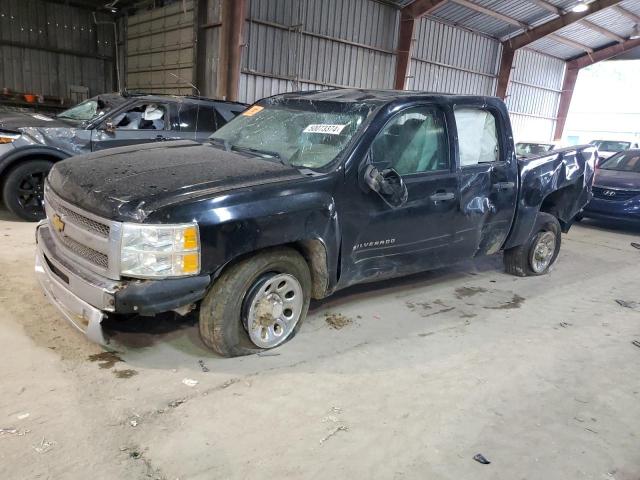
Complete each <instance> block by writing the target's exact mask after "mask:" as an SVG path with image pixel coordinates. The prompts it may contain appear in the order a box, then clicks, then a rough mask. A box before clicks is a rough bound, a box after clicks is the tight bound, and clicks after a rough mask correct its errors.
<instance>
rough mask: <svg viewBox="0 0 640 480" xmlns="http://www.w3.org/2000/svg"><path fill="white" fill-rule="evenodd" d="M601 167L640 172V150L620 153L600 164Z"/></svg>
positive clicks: (603, 168)
mask: <svg viewBox="0 0 640 480" xmlns="http://www.w3.org/2000/svg"><path fill="white" fill-rule="evenodd" d="M600 169H601V170H619V171H621V172H638V173H640V150H634V151H632V152H621V153H618V154H617V155H614V156H613V157H611V158H609V159H608V160H606V161H605V162H604V163H603V164H602V165H600Z"/></svg>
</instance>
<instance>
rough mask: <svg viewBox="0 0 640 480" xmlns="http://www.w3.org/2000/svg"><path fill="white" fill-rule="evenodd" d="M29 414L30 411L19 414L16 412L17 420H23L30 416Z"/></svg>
mask: <svg viewBox="0 0 640 480" xmlns="http://www.w3.org/2000/svg"><path fill="white" fill-rule="evenodd" d="M30 415H31V414H30V413H27V412H25V413H20V414H18V420H24V419H25V418H29V416H30Z"/></svg>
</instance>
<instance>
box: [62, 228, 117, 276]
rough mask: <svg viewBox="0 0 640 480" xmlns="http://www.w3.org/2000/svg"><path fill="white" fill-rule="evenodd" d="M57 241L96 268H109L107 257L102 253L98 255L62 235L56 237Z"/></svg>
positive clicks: (94, 251)
mask: <svg viewBox="0 0 640 480" xmlns="http://www.w3.org/2000/svg"><path fill="white" fill-rule="evenodd" d="M58 239H59V240H60V241H61V242H62V243H63V245H64V246H65V247H66V248H68V249H69V250H70V251H71V252H73V253H75V254H76V255H78V256H79V257H82V258H84V259H85V260H88V261H89V262H91V263H93V264H94V265H97V266H98V267H101V268H105V269H106V268H108V267H109V257H107V256H106V255H105V254H104V253H100V252H98V251H96V250H94V249H93V248H89V247H86V246H84V245H82V244H81V243H78V242H76V241H75V240H74V239H73V238H69V237H67V236H64V235H58Z"/></svg>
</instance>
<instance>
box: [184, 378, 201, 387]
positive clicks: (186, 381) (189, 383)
mask: <svg viewBox="0 0 640 480" xmlns="http://www.w3.org/2000/svg"><path fill="white" fill-rule="evenodd" d="M182 383H184V384H185V385H186V386H187V387H195V386H196V385H197V384H198V380H194V379H193V378H183V379H182Z"/></svg>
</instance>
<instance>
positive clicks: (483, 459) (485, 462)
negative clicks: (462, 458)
mask: <svg viewBox="0 0 640 480" xmlns="http://www.w3.org/2000/svg"><path fill="white" fill-rule="evenodd" d="M473 459H474V460H475V461H476V462H478V463H481V464H483V465H489V464H490V463H491V462H490V461H489V460H487V459H486V457H485V456H484V455H482V454H481V453H476V454H475V455H474V456H473Z"/></svg>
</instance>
